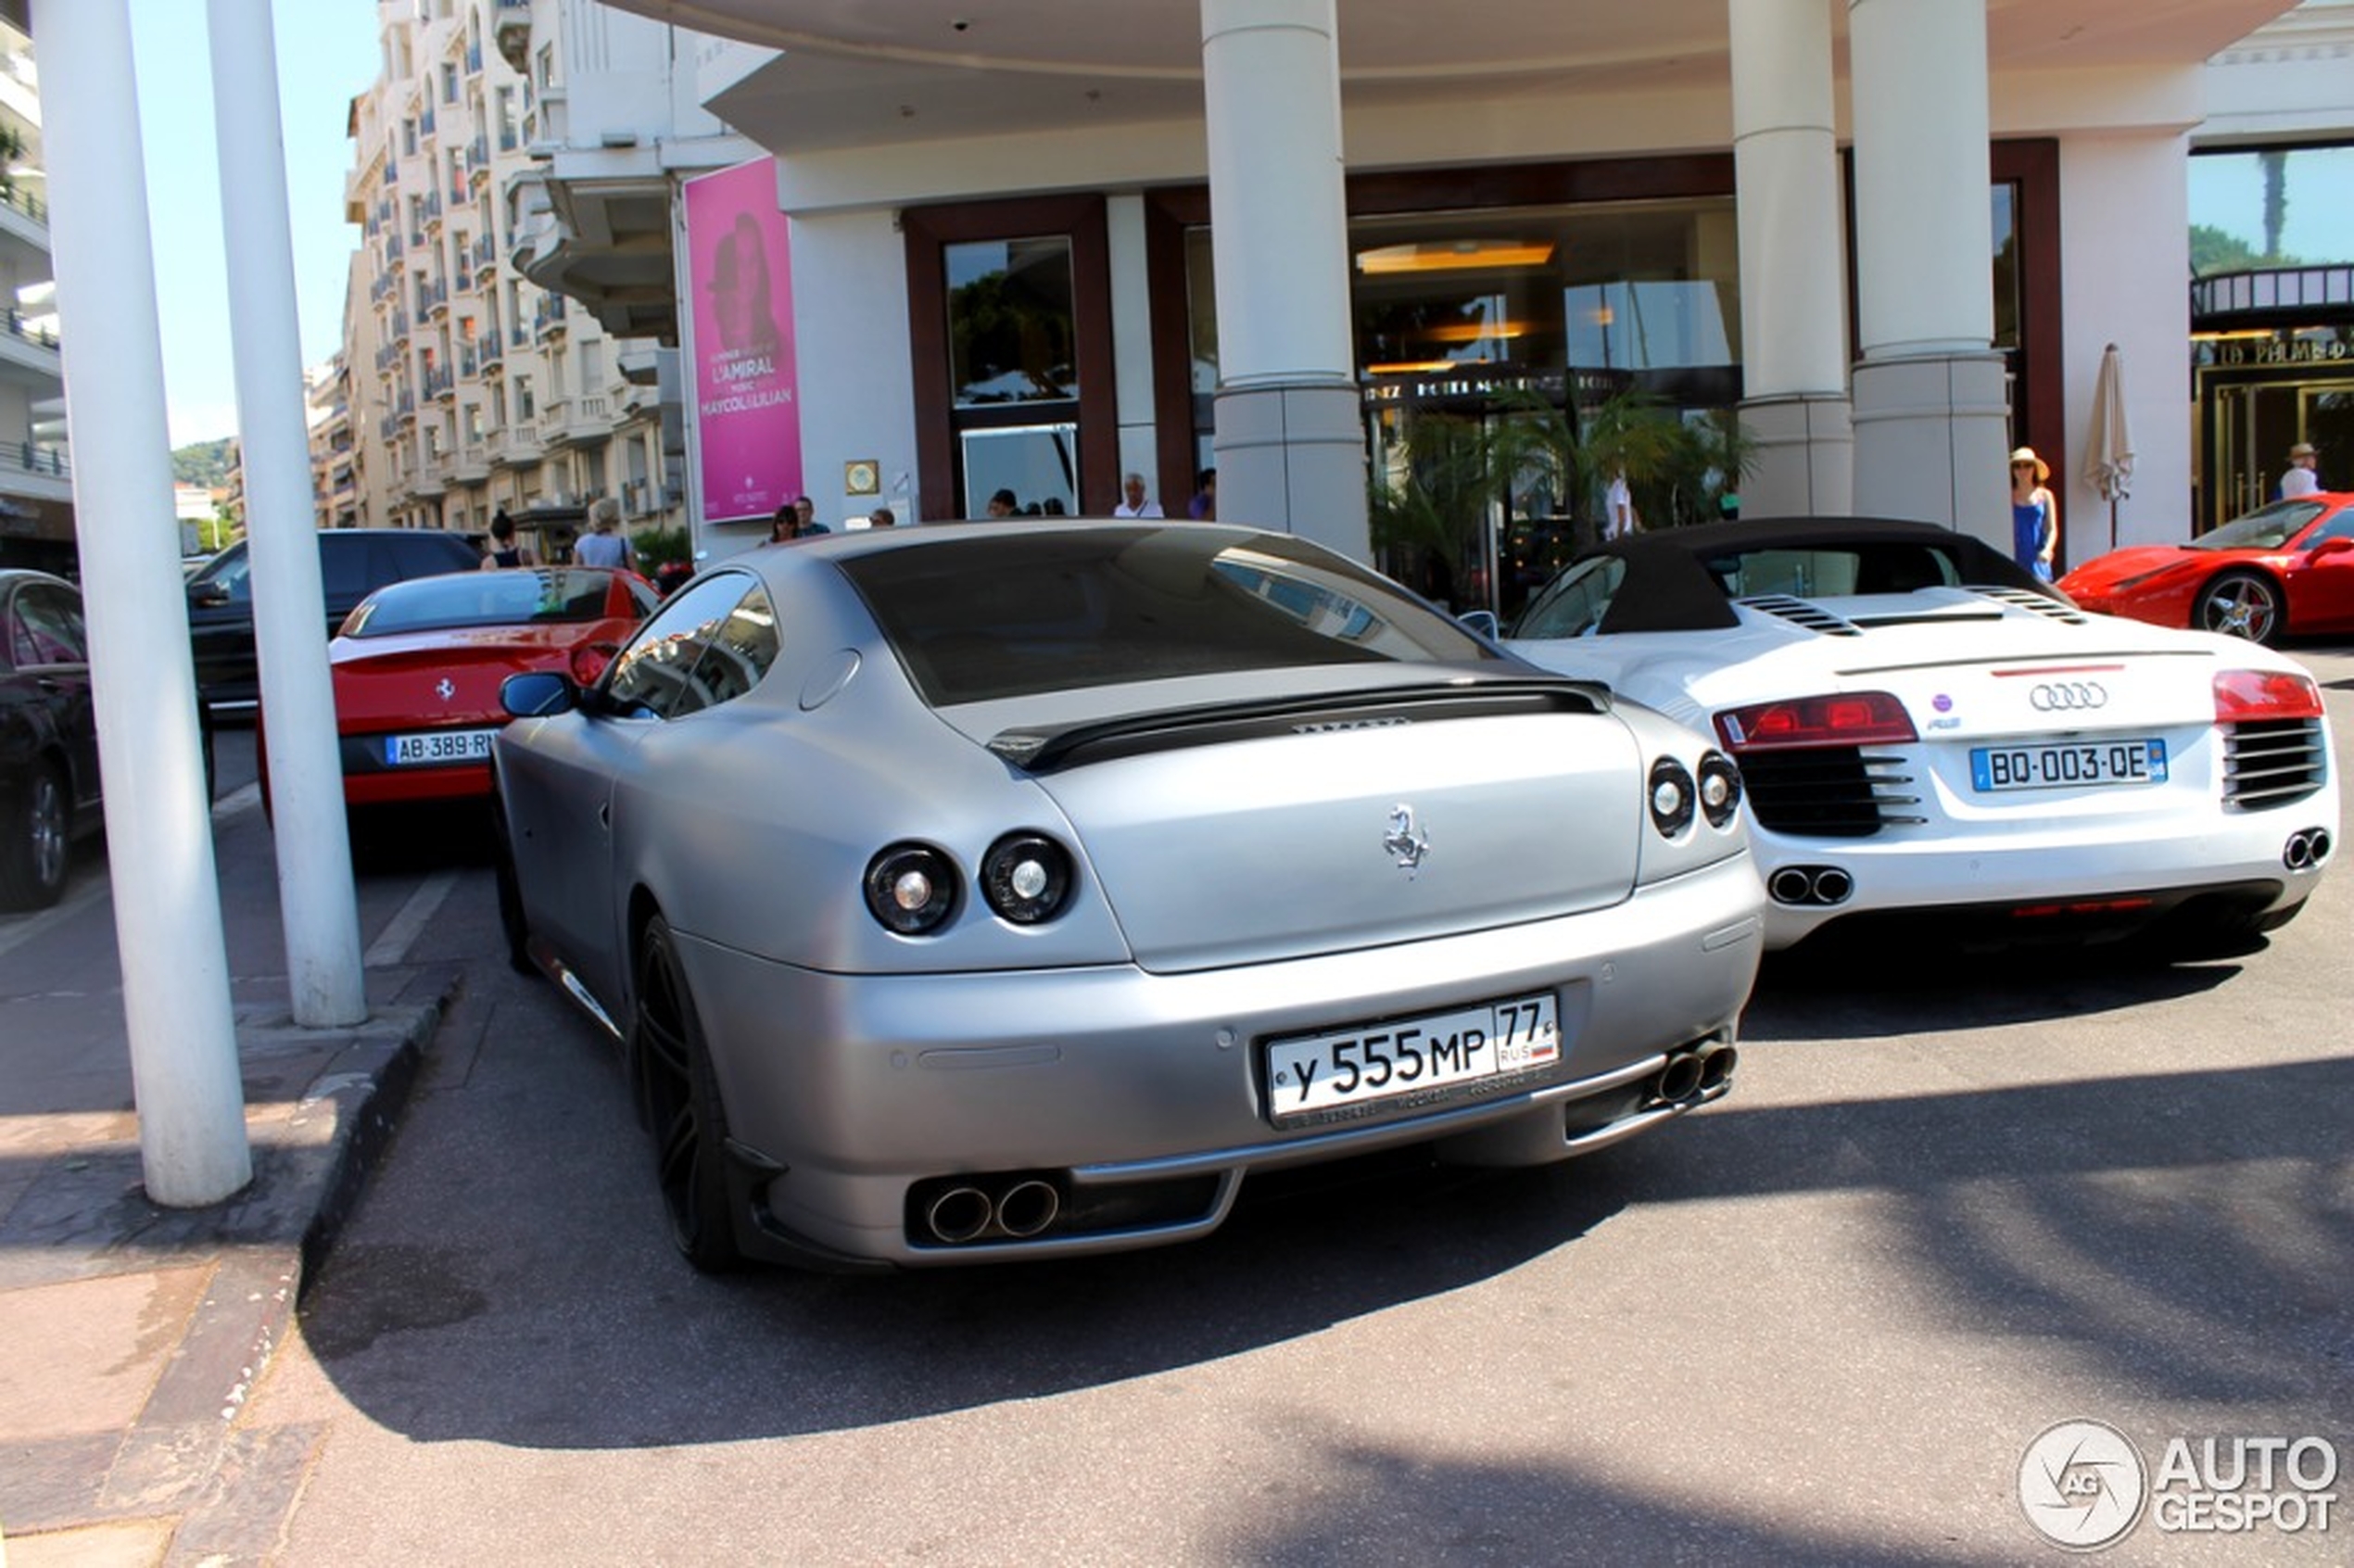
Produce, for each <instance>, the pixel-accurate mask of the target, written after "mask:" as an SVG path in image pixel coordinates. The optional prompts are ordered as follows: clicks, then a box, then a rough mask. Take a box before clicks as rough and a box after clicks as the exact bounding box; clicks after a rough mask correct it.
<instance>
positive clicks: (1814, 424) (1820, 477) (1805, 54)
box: [1728, 0, 1854, 517]
mask: <svg viewBox="0 0 2354 1568" xmlns="http://www.w3.org/2000/svg"><path fill="white" fill-rule="evenodd" d="M1830 7H1831V0H1730V5H1729V7H1728V19H1729V21H1730V24H1731V44H1732V60H1733V181H1734V186H1735V190H1736V194H1737V196H1738V201H1739V209H1740V258H1741V259H1740V275H1741V380H1742V391H1743V397H1742V399H1741V410H1740V412H1741V421H1742V423H1743V424H1745V425H1747V426H1748V427H1749V431H1750V434H1751V436H1753V438H1754V440H1755V441H1756V452H1757V459H1758V465H1757V468H1756V470H1755V472H1753V474H1750V475H1748V476H1747V477H1746V478H1744V479H1743V480H1742V481H1741V485H1740V494H1741V510H1742V512H1744V513H1745V514H1747V515H1749V516H1752V517H1789V516H1799V515H1803V514H1807V513H1829V514H1832V515H1838V514H1841V513H1844V512H1848V511H1850V510H1852V509H1853V507H1854V435H1853V431H1852V428H1851V426H1850V424H1849V418H1848V400H1847V360H1848V354H1847V291H1846V288H1845V284H1844V279H1845V277H1846V261H1845V257H1844V255H1843V247H1842V246H1841V235H1842V234H1843V232H1844V229H1845V217H1844V214H1843V213H1842V212H1841V208H1840V192H1839V147H1838V141H1837V135H1836V132H1835V129H1834V126H1833V108H1834V99H1833V95H1832V91H1831V9H1830Z"/></svg>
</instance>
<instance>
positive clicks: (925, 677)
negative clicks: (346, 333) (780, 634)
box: [842, 524, 1495, 706]
mask: <svg viewBox="0 0 2354 1568" xmlns="http://www.w3.org/2000/svg"><path fill="white" fill-rule="evenodd" d="M842 570H843V571H844V572H845V573H846V574H847V575H849V577H850V579H851V581H852V583H853V584H854V585H855V586H856V588H857V589H858V591H859V593H860V595H861V596H862V597H863V598H864V599H865V601H866V602H867V608H868V610H869V611H870V612H871V613H873V615H874V617H875V620H876V623H877V624H878V625H879V626H881V627H882V630H883V633H884V635H885V636H886V637H888V638H889V639H890V640H891V643H892V647H893V648H894V649H895V650H897V651H898V653H899V656H900V659H901V660H902V662H903V663H904V664H905V665H906V667H907V671H908V674H909V675H910V677H912V678H913V679H914V680H915V682H916V685H917V688H918V690H920V691H921V692H922V694H923V697H924V700H925V701H926V702H930V703H931V704H933V705H934V706H947V705H950V704H954V703H958V702H989V701H993V700H996V699H999V698H1006V697H1021V696H1030V695H1034V694H1037V693H1040V692H1047V691H1067V690H1075V689H1082V688H1087V687H1095V686H1108V685H1117V684H1122V683H1126V682H1131V681H1144V680H1166V679H1173V678H1177V677H1186V676H1202V675H1215V674H1221V673H1228V672H1234V671H1248V670H1275V669H1293V668H1300V667H1305V666H1312V665H1322V664H1376V663H1397V664H1435V663H1440V662H1450V663H1451V662H1465V663H1470V662H1476V661H1481V660H1486V659H1490V658H1493V657H1495V655H1494V654H1493V653H1491V652H1490V651H1488V650H1487V647H1486V646H1485V645H1484V644H1482V643H1481V642H1480V641H1479V640H1478V639H1476V638H1474V637H1473V636H1472V635H1471V634H1470V633H1469V632H1467V631H1465V630H1464V629H1463V628H1462V626H1458V625H1456V624H1455V623H1454V622H1452V621H1450V620H1449V619H1448V618H1447V617H1445V616H1443V615H1440V614H1437V613H1435V612H1433V611H1432V610H1430V609H1429V608H1428V607H1427V606H1425V605H1423V604H1421V603H1418V602H1417V601H1413V600H1411V599H1409V598H1407V597H1406V596H1405V595H1403V594H1401V593H1399V592H1398V589H1397V588H1395V587H1394V586H1393V585H1391V584H1389V583H1387V582H1385V581H1384V580H1383V579H1381V578H1379V577H1376V576H1374V575H1372V574H1371V573H1369V572H1365V571H1363V570H1361V569H1360V568H1359V567H1357V566H1356V565H1354V564H1353V563H1349V562H1347V561H1344V560H1342V559H1340V558H1339V557H1337V556H1335V555H1331V554H1329V553H1327V552H1325V551H1323V550H1319V549H1317V548H1316V547H1315V546H1313V545H1310V544H1308V543H1307V542H1305V541H1304V540H1298V539H1294V538H1290V537H1275V538H1262V537H1256V536H1245V535H1242V534H1238V533H1236V532H1234V531H1233V530H1231V529H1225V528H1220V527H1217V526H1215V525H1202V524H1182V525H1172V526H1170V527H1166V528H1158V529H1154V530H1151V531H1149V532H1146V533H1144V534H1141V535H1140V534H1138V533H1136V532H1134V531H1133V530H1131V529H1126V528H1087V529H1076V530H1071V531H1069V532H1058V533H1053V534H1029V535H1020V536H1012V537H995V538H991V537H982V538H976V539H970V540H964V541H959V542H956V543H953V544H943V545H937V546H933V547H931V548H928V549H924V550H884V551H880V552H878V553H875V554H872V555H866V556H861V557H858V558H856V559H854V560H849V561H845V562H843V563H842Z"/></svg>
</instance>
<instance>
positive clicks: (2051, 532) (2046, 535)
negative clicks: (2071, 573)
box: [2011, 447, 2059, 583]
mask: <svg viewBox="0 0 2354 1568" xmlns="http://www.w3.org/2000/svg"><path fill="white" fill-rule="evenodd" d="M2051 476H2052V466H2051V464H2049V463H2047V462H2044V460H2043V459H2042V458H2039V457H2037V456H2036V455H2035V449H2034V448H2032V447H2021V448H2019V450H2017V451H2015V452H2013V453H2012V454H2011V558H2012V559H2013V560H2015V561H2017V562H2018V563H2019V564H2020V565H2022V566H2024V567H2026V568H2027V569H2028V570H2029V571H2031V572H2032V573H2034V574H2035V575H2037V576H2038V577H2041V578H2042V579H2043V580H2044V581H2045V582H2047V583H2048V582H2050V581H2051V580H2052V554H2053V552H2054V551H2055V550H2057V549H2058V548H2059V499H2058V498H2057V497H2056V496H2054V495H2053V494H2052V492H2051V491H2049V490H2047V489H2045V488H2044V480H2046V479H2049V478H2050V477H2051Z"/></svg>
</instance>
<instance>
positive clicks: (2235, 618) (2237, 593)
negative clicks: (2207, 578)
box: [2191, 572, 2288, 648]
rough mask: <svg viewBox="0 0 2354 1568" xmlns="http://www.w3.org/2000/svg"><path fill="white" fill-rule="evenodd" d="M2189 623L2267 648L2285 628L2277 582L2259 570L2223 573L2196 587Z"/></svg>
mask: <svg viewBox="0 0 2354 1568" xmlns="http://www.w3.org/2000/svg"><path fill="white" fill-rule="evenodd" d="M2191 624H2192V625H2193V626H2196V627H2197V628H2198V629H2199V630H2201V631H2211V632H2221V633H2223V634H2224V635H2225V636H2227V637H2243V638H2246V639H2247V640H2248V641H2250V642H2260V643H2262V644H2264V645H2265V646H2266V647H2268V648H2270V647H2272V646H2274V645H2276V644H2277V643H2279V641H2280V640H2281V637H2282V635H2283V634H2284V633H2285V632H2286V631H2287V630H2288V616H2287V615H2286V614H2284V613H2283V611H2282V605H2281V590H2280V585H2278V584H2277V583H2275V582H2273V581H2272V578H2270V577H2268V576H2265V575H2263V574H2261V573H2259V572H2226V573H2224V574H2223V575H2221V576H2220V577H2218V578H2216V579H2215V580H2214V581H2213V582H2211V583H2209V584H2208V585H2207V586H2206V587H2205V588H2201V589H2200V590H2199V595H2198V602H2197V604H2196V606H2194V607H2193V609H2192V611H2191Z"/></svg>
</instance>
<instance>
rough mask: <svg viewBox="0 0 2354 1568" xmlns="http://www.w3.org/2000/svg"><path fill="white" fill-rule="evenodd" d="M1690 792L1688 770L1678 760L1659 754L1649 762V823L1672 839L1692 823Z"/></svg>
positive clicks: (1691, 790) (1691, 787)
mask: <svg viewBox="0 0 2354 1568" xmlns="http://www.w3.org/2000/svg"><path fill="white" fill-rule="evenodd" d="M1693 794H1694V790H1693V785H1692V774H1691V770H1690V768H1688V767H1686V766H1685V765H1683V764H1682V763H1679V762H1677V760H1676V759H1675V758H1674V757H1662V758H1660V759H1659V760H1658V761H1657V762H1655V763H1653V764H1652V774H1651V791H1650V800H1649V804H1650V806H1651V813H1652V827H1654V828H1658V829H1659V831H1660V834H1661V836H1662V837H1664V838H1669V839H1672V838H1674V837H1675V836H1676V835H1677V834H1678V833H1680V832H1682V831H1683V830H1684V829H1685V828H1689V827H1690V826H1691V825H1692V809H1693Z"/></svg>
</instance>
